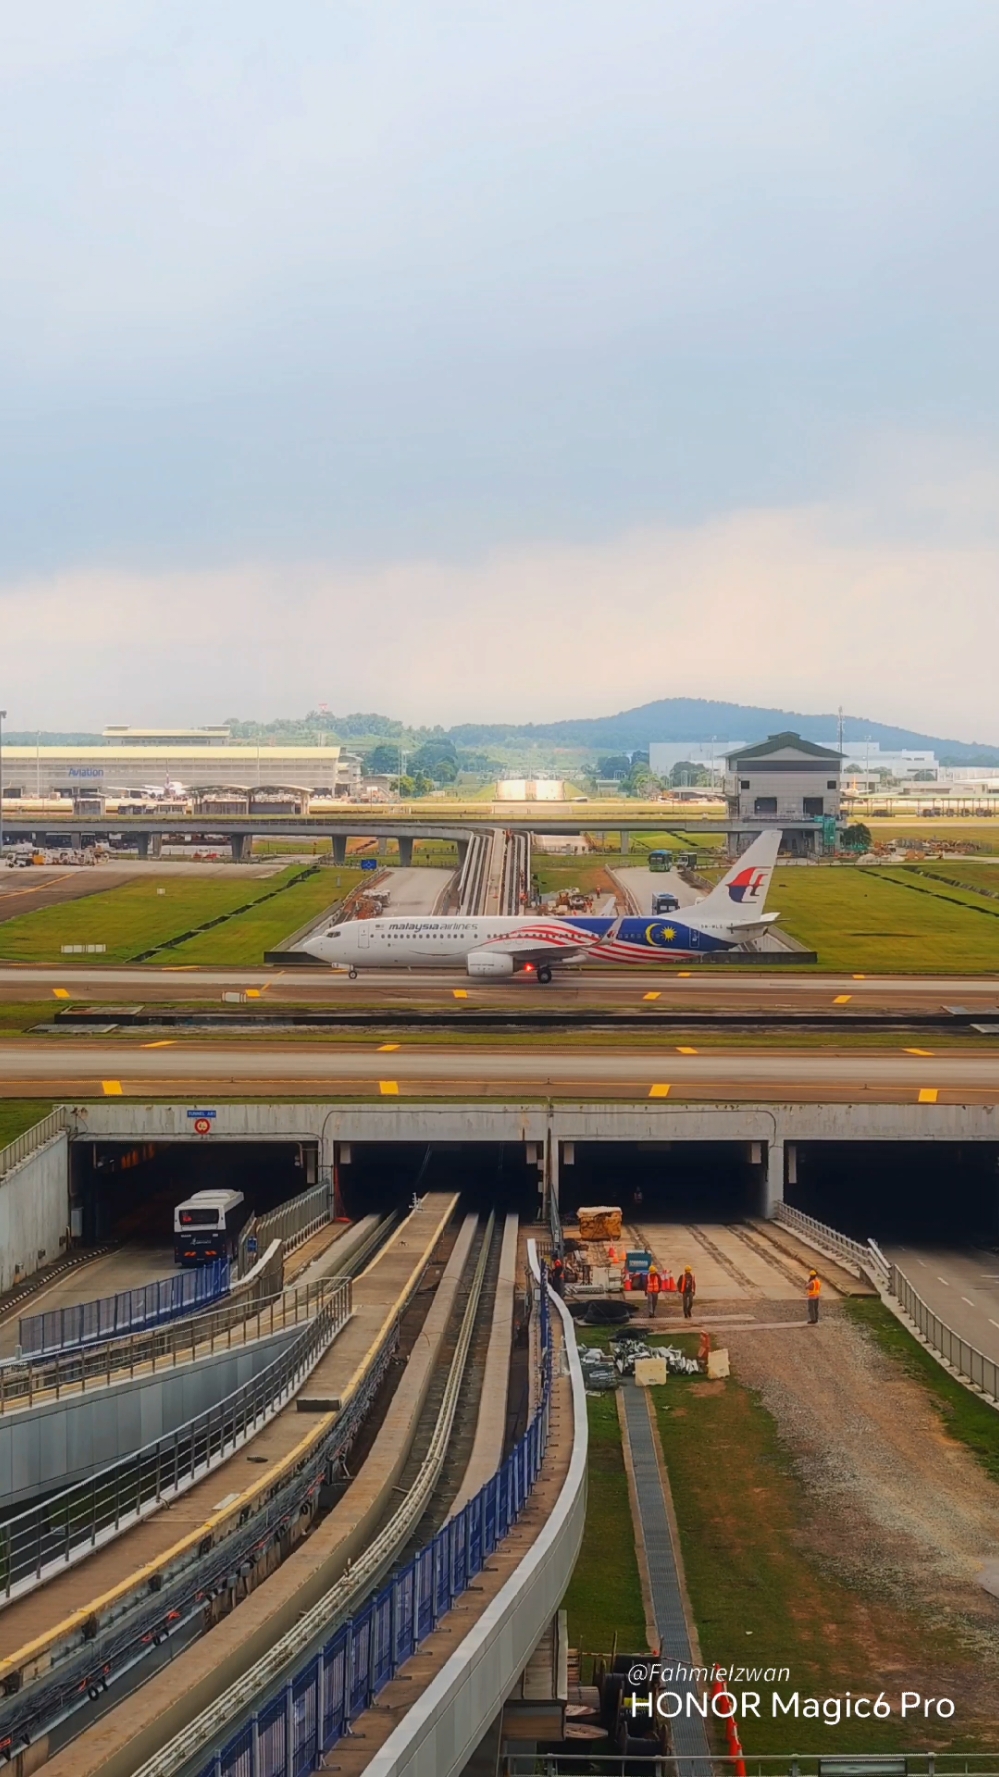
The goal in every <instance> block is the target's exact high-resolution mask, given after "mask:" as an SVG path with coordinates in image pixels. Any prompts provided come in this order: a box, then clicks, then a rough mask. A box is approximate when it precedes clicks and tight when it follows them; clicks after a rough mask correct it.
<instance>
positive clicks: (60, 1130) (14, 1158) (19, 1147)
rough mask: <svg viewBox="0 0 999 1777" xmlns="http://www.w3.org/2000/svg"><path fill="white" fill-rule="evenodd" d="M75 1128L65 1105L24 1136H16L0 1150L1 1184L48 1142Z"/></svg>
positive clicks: (60, 1106)
mask: <svg viewBox="0 0 999 1777" xmlns="http://www.w3.org/2000/svg"><path fill="white" fill-rule="evenodd" d="M72 1127H73V1119H72V1117H71V1116H70V1114H69V1112H68V1111H67V1110H66V1108H65V1106H64V1105H57V1106H56V1108H55V1110H54V1111H50V1112H49V1114H48V1116H47V1117H43V1118H42V1120H41V1122H40V1123H33V1124H32V1125H31V1128H30V1129H26V1130H25V1131H24V1134H23V1135H18V1136H15V1138H14V1140H13V1141H9V1142H8V1143H7V1146H6V1147H5V1148H0V1182H2V1181H3V1180H4V1179H5V1178H6V1176H7V1174H8V1173H9V1172H13V1171H14V1168H15V1167H16V1166H20V1165H21V1163H22V1161H24V1160H28V1159H30V1157H31V1155H32V1154H34V1153H37V1151H38V1149H39V1148H43V1147H44V1146H45V1144H46V1142H50V1141H52V1140H53V1139H54V1138H55V1137H56V1136H57V1135H65V1134H66V1133H67V1131H68V1130H70V1129H71V1128H72Z"/></svg>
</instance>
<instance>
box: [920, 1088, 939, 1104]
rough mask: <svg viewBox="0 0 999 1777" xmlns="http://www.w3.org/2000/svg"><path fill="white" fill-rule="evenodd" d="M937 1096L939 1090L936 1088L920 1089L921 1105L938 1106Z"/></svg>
mask: <svg viewBox="0 0 999 1777" xmlns="http://www.w3.org/2000/svg"><path fill="white" fill-rule="evenodd" d="M937 1096H938V1089H937V1087H936V1086H920V1088H919V1103H920V1104H936V1102H937Z"/></svg>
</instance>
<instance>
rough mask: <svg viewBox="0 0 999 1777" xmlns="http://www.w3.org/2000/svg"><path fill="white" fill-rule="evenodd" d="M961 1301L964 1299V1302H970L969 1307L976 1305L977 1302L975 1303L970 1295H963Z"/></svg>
mask: <svg viewBox="0 0 999 1777" xmlns="http://www.w3.org/2000/svg"><path fill="white" fill-rule="evenodd" d="M961 1301H962V1302H967V1304H968V1307H969V1308H974V1306H975V1304H974V1302H973V1301H972V1300H971V1297H970V1296H962V1297H961Z"/></svg>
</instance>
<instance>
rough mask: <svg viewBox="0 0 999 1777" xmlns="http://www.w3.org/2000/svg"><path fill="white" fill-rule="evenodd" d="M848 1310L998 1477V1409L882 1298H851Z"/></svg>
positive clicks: (951, 1429)
mask: <svg viewBox="0 0 999 1777" xmlns="http://www.w3.org/2000/svg"><path fill="white" fill-rule="evenodd" d="M844 1309H845V1312H846V1313H847V1314H848V1315H849V1316H850V1318H851V1319H852V1320H856V1321H859V1322H860V1324H861V1325H862V1326H863V1327H865V1328H866V1330H867V1331H868V1332H869V1333H870V1334H872V1336H873V1337H874V1339H876V1341H877V1343H878V1344H879V1345H880V1347H881V1349H882V1351H886V1352H887V1353H888V1355H889V1357H892V1358H895V1359H896V1361H897V1362H898V1363H900V1364H901V1365H902V1367H903V1369H904V1370H905V1371H906V1372H907V1374H908V1375H910V1376H912V1377H914V1378H915V1380H916V1381H917V1382H921V1383H922V1384H923V1386H924V1388H927V1389H928V1390H929V1392H930V1394H932V1395H933V1397H934V1399H935V1401H936V1403H937V1406H938V1407H939V1409H940V1414H941V1417H942V1419H943V1421H944V1424H945V1425H946V1428H947V1433H948V1436H949V1437H952V1438H959V1439H960V1441H961V1443H962V1444H966V1445H967V1447H968V1449H969V1450H971V1451H972V1452H973V1453H974V1455H975V1456H976V1457H977V1458H978V1461H979V1462H980V1463H981V1465H982V1467H983V1468H984V1470H985V1472H986V1474H987V1475H990V1476H991V1478H992V1480H993V1481H999V1413H997V1412H996V1410H995V1408H994V1407H990V1406H989V1405H988V1402H987V1401H984V1400H982V1399H981V1398H980V1396H978V1395H974V1394H972V1393H971V1391H970V1389H967V1388H965V1387H964V1385H963V1384H962V1383H960V1382H958V1381H957V1380H956V1379H955V1378H954V1377H953V1376H949V1375H948V1374H947V1371H946V1370H944V1369H942V1368H941V1366H940V1365H939V1364H938V1363H937V1361H936V1359H935V1358H934V1357H932V1356H931V1355H930V1353H929V1352H928V1351H927V1350H926V1349H925V1347H924V1346H922V1345H919V1344H918V1343H917V1341H916V1340H915V1339H914V1338H913V1337H912V1335H911V1334H910V1333H908V1332H907V1331H906V1329H905V1327H903V1326H902V1325H901V1324H900V1323H899V1322H898V1321H897V1320H896V1319H895V1316H894V1315H893V1314H890V1313H889V1311H888V1309H887V1308H885V1306H884V1304H883V1303H881V1302H876V1301H874V1300H873V1299H872V1298H864V1297H860V1296H853V1297H848V1298H847V1300H846V1302H845V1303H844Z"/></svg>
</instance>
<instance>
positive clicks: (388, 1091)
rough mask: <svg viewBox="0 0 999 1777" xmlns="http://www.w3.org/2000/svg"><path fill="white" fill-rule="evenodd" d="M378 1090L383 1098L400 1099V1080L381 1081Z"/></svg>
mask: <svg viewBox="0 0 999 1777" xmlns="http://www.w3.org/2000/svg"><path fill="white" fill-rule="evenodd" d="M378 1090H379V1092H380V1093H381V1095H382V1097H383V1098H398V1096H399V1082H398V1080H379V1082H378Z"/></svg>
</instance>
